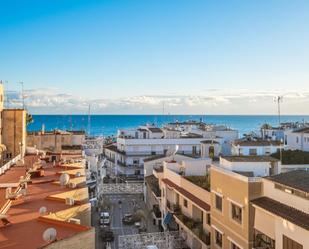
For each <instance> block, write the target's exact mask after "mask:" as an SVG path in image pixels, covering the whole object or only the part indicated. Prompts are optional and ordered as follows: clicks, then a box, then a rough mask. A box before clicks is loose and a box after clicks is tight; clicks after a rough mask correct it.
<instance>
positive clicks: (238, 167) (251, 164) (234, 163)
mask: <svg viewBox="0 0 309 249" xmlns="http://www.w3.org/2000/svg"><path fill="white" fill-rule="evenodd" d="M214 165H215V166H218V167H221V168H224V169H227V170H229V171H233V172H237V173H239V174H244V175H246V176H248V177H265V176H269V175H273V174H278V173H280V172H281V164H280V162H279V160H278V159H276V158H273V157H270V156H224V157H221V158H220V162H219V164H217V163H214Z"/></svg>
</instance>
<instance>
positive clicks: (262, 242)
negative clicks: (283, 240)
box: [253, 229, 276, 249]
mask: <svg viewBox="0 0 309 249" xmlns="http://www.w3.org/2000/svg"><path fill="white" fill-rule="evenodd" d="M253 243H254V244H253V248H255V249H275V248H276V243H275V240H273V239H272V238H270V237H268V236H267V235H265V234H263V233H262V232H260V231H258V230H256V229H255V230H254V242H253Z"/></svg>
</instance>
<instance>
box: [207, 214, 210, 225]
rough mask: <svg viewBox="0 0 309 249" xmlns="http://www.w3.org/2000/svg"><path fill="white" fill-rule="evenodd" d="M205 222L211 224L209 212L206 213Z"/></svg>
mask: <svg viewBox="0 0 309 249" xmlns="http://www.w3.org/2000/svg"><path fill="white" fill-rule="evenodd" d="M207 224H208V225H210V224H211V220H210V213H207Z"/></svg>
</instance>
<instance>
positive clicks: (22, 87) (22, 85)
mask: <svg viewBox="0 0 309 249" xmlns="http://www.w3.org/2000/svg"><path fill="white" fill-rule="evenodd" d="M19 84H21V98H22V101H23V102H22V103H23V109H25V95H24V82H22V81H21V82H19Z"/></svg>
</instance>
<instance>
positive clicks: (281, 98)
mask: <svg viewBox="0 0 309 249" xmlns="http://www.w3.org/2000/svg"><path fill="white" fill-rule="evenodd" d="M275 101H276V102H277V104H278V122H279V127H280V125H281V109H280V107H281V106H280V104H281V103H282V101H283V96H277V97H276V99H275Z"/></svg>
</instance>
